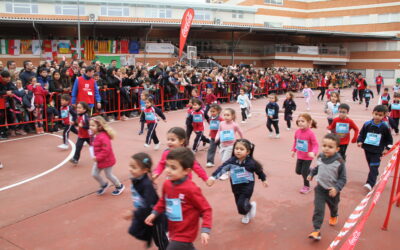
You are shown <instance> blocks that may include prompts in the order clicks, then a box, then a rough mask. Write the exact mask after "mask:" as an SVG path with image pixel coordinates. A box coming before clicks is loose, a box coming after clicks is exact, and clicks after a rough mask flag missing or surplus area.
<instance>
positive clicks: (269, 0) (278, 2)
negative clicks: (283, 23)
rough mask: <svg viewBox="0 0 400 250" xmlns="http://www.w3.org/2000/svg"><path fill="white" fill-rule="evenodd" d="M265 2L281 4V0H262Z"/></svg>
mask: <svg viewBox="0 0 400 250" xmlns="http://www.w3.org/2000/svg"><path fill="white" fill-rule="evenodd" d="M264 3H266V4H276V5H283V0H264Z"/></svg>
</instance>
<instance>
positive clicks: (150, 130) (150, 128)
mask: <svg viewBox="0 0 400 250" xmlns="http://www.w3.org/2000/svg"><path fill="white" fill-rule="evenodd" d="M156 115H158V116H159V117H161V119H162V120H163V121H164V122H167V120H166V118H165V116H164V114H163V112H162V111H161V109H159V108H157V107H155V106H154V101H153V98H151V97H148V98H147V99H146V108H145V110H143V112H142V114H141V115H140V121H141V122H143V121H144V122H146V124H147V136H146V142H145V144H144V146H145V147H146V148H148V147H150V143H151V140H153V142H154V149H155V150H158V149H159V148H160V141H159V140H158V137H157V133H156V128H157V123H158V122H157V120H158V118H157V117H156Z"/></svg>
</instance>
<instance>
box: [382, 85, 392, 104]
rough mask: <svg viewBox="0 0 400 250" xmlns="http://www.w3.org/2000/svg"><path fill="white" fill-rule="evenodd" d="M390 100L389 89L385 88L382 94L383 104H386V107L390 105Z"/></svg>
mask: <svg viewBox="0 0 400 250" xmlns="http://www.w3.org/2000/svg"><path fill="white" fill-rule="evenodd" d="M389 102H390V95H389V89H388V88H384V89H383V93H382V96H381V104H382V105H384V106H386V107H389Z"/></svg>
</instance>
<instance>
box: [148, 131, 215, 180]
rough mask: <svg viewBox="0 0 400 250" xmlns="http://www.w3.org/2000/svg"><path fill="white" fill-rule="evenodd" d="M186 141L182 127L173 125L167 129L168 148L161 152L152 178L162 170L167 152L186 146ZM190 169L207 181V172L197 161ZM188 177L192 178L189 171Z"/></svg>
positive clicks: (155, 177) (156, 176)
mask: <svg viewBox="0 0 400 250" xmlns="http://www.w3.org/2000/svg"><path fill="white" fill-rule="evenodd" d="M187 143H188V141H187V139H186V133H185V130H184V129H183V128H180V127H173V128H171V129H170V130H168V133H167V146H168V149H166V150H165V151H164V152H163V154H162V156H161V160H160V161H159V162H158V165H157V167H156V169H155V170H154V171H153V180H155V179H157V178H158V176H160V174H161V173H162V172H163V171H164V169H165V164H166V162H167V156H168V154H169V152H170V151H171V150H172V149H174V148H182V147H186V146H187ZM192 169H193V171H194V172H195V173H196V174H197V175H198V176H199V177H200V178H201V179H202V180H203V181H207V179H208V176H207V173H206V171H205V170H204V169H203V168H202V167H201V166H200V164H199V163H198V162H197V161H194V165H193V167H192ZM189 178H192V174H191V173H189Z"/></svg>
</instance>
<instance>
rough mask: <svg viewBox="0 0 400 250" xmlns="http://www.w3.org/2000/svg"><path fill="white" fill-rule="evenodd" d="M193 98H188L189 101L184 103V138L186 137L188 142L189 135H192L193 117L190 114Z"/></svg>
mask: <svg viewBox="0 0 400 250" xmlns="http://www.w3.org/2000/svg"><path fill="white" fill-rule="evenodd" d="M194 99H195V98H191V99H189V102H188V104H187V105H186V108H187V111H186V114H187V115H186V121H185V124H186V138H187V141H188V142H190V136H191V135H192V132H193V121H192V118H193V117H192V116H191V114H192V111H193V100H194Z"/></svg>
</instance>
